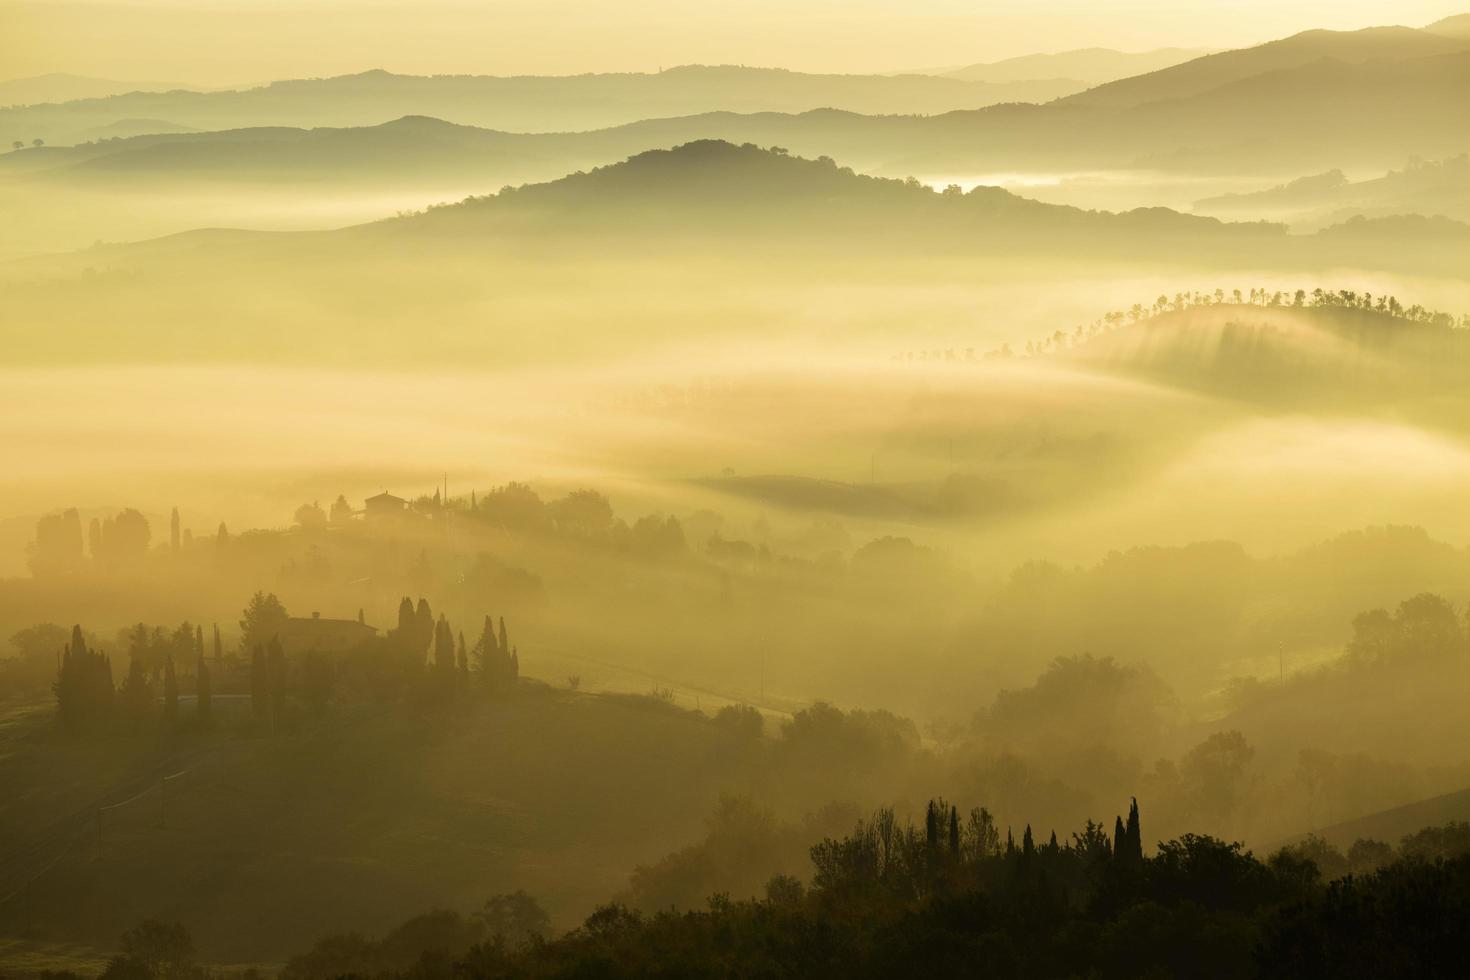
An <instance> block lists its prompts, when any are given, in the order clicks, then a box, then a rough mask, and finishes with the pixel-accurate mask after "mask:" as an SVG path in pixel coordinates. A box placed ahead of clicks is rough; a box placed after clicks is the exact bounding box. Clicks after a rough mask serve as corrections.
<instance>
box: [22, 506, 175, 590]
mask: <svg viewBox="0 0 1470 980" xmlns="http://www.w3.org/2000/svg"><path fill="white" fill-rule="evenodd" d="M177 515H178V511H174V518H175V524H174V529H175V534H176V533H177V530H176V529H177V523H176V521H177ZM152 537H153V532H152V530H151V528H150V527H149V525H148V518H147V517H144V516H143V514H142V513H141V512H140V511H137V510H134V509H133V508H131V507H129V508H127V509H126V510H123V511H120V512H118V513H117V514H116V515H115V516H113V517H107V518H96V517H94V518H92V520H91V523H90V524H89V525H88V527H87V533H86V538H85V541H84V540H83V536H82V519H81V514H80V513H79V512H78V511H77V509H76V508H74V507H71V508H67V509H66V510H63V511H61V512H59V513H55V514H47V515H45V516H43V517H41V518H40V519H39V520H37V521H36V537H35V540H34V541H33V542H32V543H31V545H30V547H29V549H28V555H27V560H28V563H29V564H30V567H31V572H32V574H34V575H36V576H38V577H45V576H52V575H58V574H67V573H72V572H76V571H79V570H81V569H82V568H84V567H86V556H87V553H88V552H90V554H91V558H92V560H93V561H94V562H98V563H100V564H102V565H105V566H108V567H127V566H129V565H132V564H135V563H136V562H138V561H140V560H142V558H143V556H144V555H146V554H147V553H148V544H149V542H150V541H151V540H152ZM174 546H175V548H176V549H177V546H178V544H177V538H175V539H174Z"/></svg>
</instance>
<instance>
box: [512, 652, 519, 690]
mask: <svg viewBox="0 0 1470 980" xmlns="http://www.w3.org/2000/svg"><path fill="white" fill-rule="evenodd" d="M520 678H521V652H520V650H519V649H517V650H512V651H511V652H510V682H511V683H512V684H514V683H515V682H516V681H518V680H520Z"/></svg>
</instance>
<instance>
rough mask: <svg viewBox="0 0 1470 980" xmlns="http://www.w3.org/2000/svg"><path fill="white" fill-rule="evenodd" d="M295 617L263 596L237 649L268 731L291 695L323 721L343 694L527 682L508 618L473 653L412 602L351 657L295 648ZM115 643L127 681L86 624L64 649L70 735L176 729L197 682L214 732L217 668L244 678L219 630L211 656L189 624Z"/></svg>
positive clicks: (42, 630)
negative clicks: (158, 726)
mask: <svg viewBox="0 0 1470 980" xmlns="http://www.w3.org/2000/svg"><path fill="white" fill-rule="evenodd" d="M288 619H289V616H288V615H287V612H286V609H285V607H284V606H283V605H282V604H281V601H280V599H278V598H277V597H276V596H275V594H273V593H265V592H257V593H255V595H253V596H252V597H251V599H250V602H249V604H248V605H247V606H246V607H245V609H244V610H243V612H242V614H241V619H240V623H239V626H240V635H241V641H240V649H241V651H242V653H243V652H246V651H248V654H247V657H246V660H245V664H244V666H245V671H244V672H245V673H247V674H248V686H246V687H245V689H244V690H242V691H240V692H239V693H248V695H249V698H250V709H251V716H252V717H253V718H254V719H255V721H256V722H257V723H259V724H261V725H263V726H266V727H268V728H269V729H271V730H277V729H278V728H280V727H281V725H282V724H283V723H284V722H285V721H286V720H287V719H288V717H289V710H288V701H289V699H294V700H295V701H296V702H297V703H299V704H301V705H303V706H304V707H306V708H307V709H308V710H310V711H311V712H312V713H316V714H320V713H321V712H323V711H325V710H326V708H327V706H328V705H329V704H330V703H331V702H332V701H333V700H334V699H335V698H337V697H338V696H339V695H341V694H344V693H349V694H359V693H368V694H373V695H376V696H379V697H381V696H384V695H385V694H386V693H388V692H393V693H396V694H397V695H398V696H419V697H421V698H423V699H427V700H431V701H443V700H450V699H455V698H461V697H467V696H470V695H472V694H474V693H476V692H485V693H488V694H492V695H505V694H507V693H509V692H511V691H512V690H514V688H515V686H516V684H517V682H518V680H519V678H520V651H519V649H518V648H517V647H515V646H514V645H512V644H511V642H510V637H509V632H508V630H507V628H506V624H505V619H504V617H502V618H501V619H500V620H499V623H498V624H497V623H496V622H495V621H494V620H493V619H492V618H491V617H490V616H488V615H487V616H486V617H485V621H484V624H483V626H482V628H481V632H480V635H479V637H478V638H477V639H476V641H475V644H474V646H473V647H468V646H467V645H466V642H465V637H464V633H463V632H462V631H461V632H460V633H458V635H457V636H456V634H455V631H454V630H453V628H452V627H451V626H450V624H449V620H448V619H447V618H446V617H445V616H443V615H442V614H441V615H440V616H439V617H438V618H437V619H436V618H435V617H434V615H433V612H432V610H431V609H430V607H429V603H428V601H427V600H426V599H419V601H418V603H417V605H415V603H414V602H413V600H412V599H410V598H408V597H406V596H405V597H404V599H403V601H402V603H401V604H400V607H399V620H398V626H397V627H396V628H395V629H392V630H390V631H389V632H388V634H387V636H386V637H377V638H375V639H366V638H365V639H364V640H363V641H362V642H361V643H360V644H359V645H358V646H357V648H355V649H352V650H319V649H316V648H315V647H312V648H310V649H306V650H287V649H286V648H285V646H284V644H283V640H282V633H283V631H284V629H285V627H286V624H287V621H288ZM23 632H24V633H25V634H26V635H25V637H24V639H25V641H26V642H27V643H28V644H30V643H32V642H33V641H34V642H46V641H47V640H48V638H51V637H53V636H56V635H57V634H61V635H63V636H64V635H65V634H62V631H60V629H59V628H58V627H55V626H52V625H51V624H42V625H40V626H37V627H33V628H31V629H30V630H28V631H23ZM118 636H119V641H120V643H121V644H122V645H124V646H125V647H126V650H127V654H128V667H127V672H126V674H125V676H124V677H123V680H122V683H121V685H120V686H119V685H117V684H116V683H115V679H114V675H113V665H112V659H111V657H110V656H109V655H107V654H106V653H104V652H103V651H102V650H101V649H100V647H99V645H98V644H97V642H96V641H95V639H94V640H92V641H91V642H89V641H88V638H87V635H86V633H85V632H84V631H83V629H82V627H81V626H80V625H77V626H74V627H73V628H72V631H71V634H70V636H69V637H68V638H66V639H65V642H64V643H63V645H62V647H61V649H60V651H59V652H58V653H57V673H56V680H55V682H54V683H53V685H52V691H53V693H54V694H55V697H56V704H57V715H58V718H59V719H60V721H61V723H62V725H63V727H64V728H66V729H67V730H68V731H87V730H98V729H103V728H108V727H113V726H117V725H122V726H123V727H124V728H131V729H135V730H136V729H138V728H140V727H142V726H144V725H147V724H151V723H152V722H154V721H161V722H162V723H163V724H164V725H165V727H170V726H173V725H175V724H177V723H179V722H180V721H183V720H186V719H183V718H181V715H180V707H179V703H180V696H181V682H182V683H183V685H184V686H190V687H192V693H193V695H194V702H195V708H194V718H193V720H194V721H195V722H196V723H197V724H199V725H201V726H204V725H208V724H209V723H210V722H211V720H212V717H213V711H214V697H215V695H216V693H217V691H216V688H215V676H214V672H215V671H222V672H224V676H225V677H226V678H227V679H229V678H233V677H234V675H236V674H238V673H241V671H239V670H237V668H238V667H239V666H240V660H239V658H236V657H233V656H231V657H228V658H227V657H226V656H225V654H224V651H223V644H222V642H221V639H220V632H219V627H218V626H217V625H216V626H214V627H213V629H212V643H211V647H210V649H211V650H212V656H209V657H207V656H206V645H205V636H204V628H203V627H202V626H198V625H194V624H192V623H188V622H185V623H182V624H181V625H180V626H179V627H177V628H176V629H174V630H172V631H170V630H166V629H165V628H163V627H152V628H150V627H148V626H147V625H146V624H143V623H138V624H137V625H135V626H132V627H129V628H128V629H126V630H122V631H120V632H119V634H118ZM21 638H22V637H21V636H20V635H19V634H18V635H17V639H21ZM184 693H188V692H184Z"/></svg>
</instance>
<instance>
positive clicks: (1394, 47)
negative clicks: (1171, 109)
mask: <svg viewBox="0 0 1470 980" xmlns="http://www.w3.org/2000/svg"><path fill="white" fill-rule="evenodd" d="M1466 50H1470V39H1462V38H1455V37H1448V36H1445V35H1443V34H1436V33H1433V32H1430V31H1427V30H1417V29H1415V28H1411V27H1370V28H1365V29H1363V30H1360V31H1326V30H1313V31H1304V32H1302V33H1300V34H1295V35H1292V36H1291V37H1287V38H1282V39H1281V40H1279V41H1269V42H1267V43H1265V44H1261V45H1257V46H1255V47H1250V48H1240V49H1237V50H1234V51H1222V52H1220V53H1218V54H1211V55H1207V56H1205V57H1203V58H1196V59H1194V60H1193V61H1187V62H1184V63H1183V64H1180V65H1175V66H1173V67H1169V68H1164V69H1161V70H1158V71H1153V72H1150V73H1148V74H1144V75H1138V76H1135V77H1132V78H1125V79H1120V80H1118V81H1115V82H1110V83H1108V84H1106V85H1100V86H1098V87H1096V88H1092V89H1089V90H1087V91H1086V92H1081V93H1078V94H1077V95H1073V96H1068V97H1066V98H1065V99H1064V100H1063V101H1066V102H1070V103H1072V104H1076V105H1089V106H1100V107H1110V108H1127V107H1130V106H1139V105H1143V104H1145V103H1149V102H1159V101H1165V100H1169V101H1175V100H1180V99H1186V98H1190V97H1193V96H1200V95H1204V94H1206V93H1208V92H1210V91H1211V90H1214V89H1219V88H1222V87H1224V86H1227V85H1231V84H1235V83H1240V82H1244V81H1246V80H1247V79H1250V78H1252V77H1257V76H1260V75H1263V74H1266V73H1269V72H1279V71H1284V70H1291V69H1299V68H1303V67H1306V66H1308V65H1312V64H1314V63H1317V62H1322V61H1325V60H1332V61H1339V62H1343V63H1345V64H1349V65H1364V64H1368V63H1371V62H1382V61H1403V60H1407V59H1413V58H1428V57H1432V56H1435V55H1444V54H1453V53H1457V52H1462V51H1466Z"/></svg>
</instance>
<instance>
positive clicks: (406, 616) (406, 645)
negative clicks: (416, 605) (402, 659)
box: [393, 596, 419, 653]
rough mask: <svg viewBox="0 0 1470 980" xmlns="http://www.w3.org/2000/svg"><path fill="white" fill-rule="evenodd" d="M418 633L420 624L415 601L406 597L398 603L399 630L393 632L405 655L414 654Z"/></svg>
mask: <svg viewBox="0 0 1470 980" xmlns="http://www.w3.org/2000/svg"><path fill="white" fill-rule="evenodd" d="M418 632H419V624H418V619H417V618H416V617H415V616H414V612H413V600H412V599H410V598H409V597H408V596H404V597H403V599H402V601H400V602H399V603H398V628H397V629H395V630H394V631H393V639H394V642H396V643H397V644H398V648H399V649H400V650H402V651H403V652H404V653H412V652H413V645H414V643H415V642H416V638H417V637H418Z"/></svg>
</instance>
